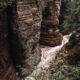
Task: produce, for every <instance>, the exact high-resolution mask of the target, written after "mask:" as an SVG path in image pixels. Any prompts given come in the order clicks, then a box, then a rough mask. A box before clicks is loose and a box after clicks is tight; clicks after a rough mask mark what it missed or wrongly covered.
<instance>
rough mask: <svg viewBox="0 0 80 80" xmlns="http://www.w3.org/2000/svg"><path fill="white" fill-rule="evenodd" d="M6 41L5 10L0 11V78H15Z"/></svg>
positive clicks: (13, 79) (6, 23)
mask: <svg viewBox="0 0 80 80" xmlns="http://www.w3.org/2000/svg"><path fill="white" fill-rule="evenodd" d="M10 54H11V53H10V48H9V43H8V22H7V13H6V10H5V9H4V10H2V11H0V80H17V78H16V73H15V70H14V66H13V62H12V60H11V56H10Z"/></svg>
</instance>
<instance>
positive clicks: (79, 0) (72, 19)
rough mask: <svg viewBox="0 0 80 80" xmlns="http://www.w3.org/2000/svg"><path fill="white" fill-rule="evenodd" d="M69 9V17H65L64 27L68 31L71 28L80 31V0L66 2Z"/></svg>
mask: <svg viewBox="0 0 80 80" xmlns="http://www.w3.org/2000/svg"><path fill="white" fill-rule="evenodd" d="M64 2H65V4H66V7H67V10H66V11H67V16H66V17H65V20H64V23H63V27H64V28H65V29H66V30H67V29H69V28H71V27H74V28H75V29H79V27H80V0H72V1H68V0H64Z"/></svg>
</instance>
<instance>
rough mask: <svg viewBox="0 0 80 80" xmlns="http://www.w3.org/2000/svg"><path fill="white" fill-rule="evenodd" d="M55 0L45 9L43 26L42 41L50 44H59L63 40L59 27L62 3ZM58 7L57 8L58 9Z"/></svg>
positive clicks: (44, 43)
mask: <svg viewBox="0 0 80 80" xmlns="http://www.w3.org/2000/svg"><path fill="white" fill-rule="evenodd" d="M57 2H59V1H57V0H56V1H53V2H50V3H47V7H45V9H44V10H43V20H42V27H41V37H40V43H41V44H43V45H48V46H57V45H60V44H61V42H62V35H61V33H60V31H59V29H58V28H57V25H58V24H59V19H58V17H59V14H60V8H59V7H60V3H57ZM56 8H57V10H56Z"/></svg>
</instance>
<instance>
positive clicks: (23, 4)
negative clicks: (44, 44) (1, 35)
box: [8, 0, 41, 73]
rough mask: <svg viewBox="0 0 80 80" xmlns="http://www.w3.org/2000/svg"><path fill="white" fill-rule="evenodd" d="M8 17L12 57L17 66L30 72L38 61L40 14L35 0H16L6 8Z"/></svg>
mask: <svg viewBox="0 0 80 80" xmlns="http://www.w3.org/2000/svg"><path fill="white" fill-rule="evenodd" d="M9 11H11V12H10V15H13V17H10V19H9V20H11V22H10V23H11V26H10V31H11V33H10V41H11V46H13V47H12V52H13V55H12V56H13V59H14V61H15V63H16V66H17V67H21V68H25V70H27V72H29V73H30V72H31V71H32V70H33V69H34V67H35V65H37V64H38V62H39V61H40V52H41V51H40V47H39V43H38V42H39V37H40V27H41V16H40V11H39V8H38V4H37V2H35V0H18V2H17V5H14V6H13V7H11V9H10V10H9V9H8V13H9Z"/></svg>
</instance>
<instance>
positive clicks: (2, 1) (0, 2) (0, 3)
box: [0, 0, 16, 9]
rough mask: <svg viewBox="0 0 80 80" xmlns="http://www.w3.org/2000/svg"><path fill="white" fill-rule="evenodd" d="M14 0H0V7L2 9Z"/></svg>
mask: <svg viewBox="0 0 80 80" xmlns="http://www.w3.org/2000/svg"><path fill="white" fill-rule="evenodd" d="M14 1H16V0H0V9H4V8H6V7H7V6H10V5H11V4H12V3H13V2H14Z"/></svg>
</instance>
